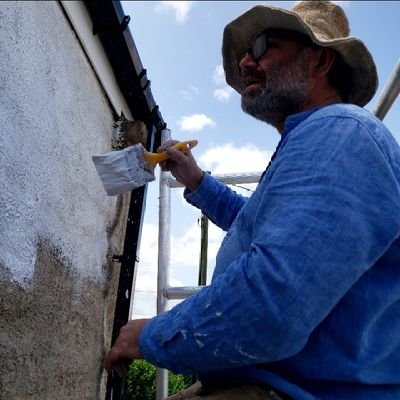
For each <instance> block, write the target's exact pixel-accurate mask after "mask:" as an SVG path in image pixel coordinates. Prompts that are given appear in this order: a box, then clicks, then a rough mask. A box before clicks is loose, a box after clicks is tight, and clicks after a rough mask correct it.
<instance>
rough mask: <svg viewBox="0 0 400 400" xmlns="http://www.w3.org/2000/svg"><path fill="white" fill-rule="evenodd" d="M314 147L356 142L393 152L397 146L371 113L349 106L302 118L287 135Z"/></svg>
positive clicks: (332, 106)
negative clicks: (320, 144)
mask: <svg viewBox="0 0 400 400" xmlns="http://www.w3.org/2000/svg"><path fill="white" fill-rule="evenodd" d="M288 136H289V137H290V136H291V139H294V140H296V139H301V140H304V141H311V142H314V143H318V142H321V141H323V142H324V143H325V144H328V143H329V142H338V141H340V142H342V141H345V142H347V141H348V140H350V142H353V140H360V141H362V142H363V143H364V144H365V145H367V144H368V143H370V144H374V145H376V146H378V147H379V148H381V150H382V149H383V148H385V147H392V148H397V147H398V144H397V142H396V140H395V139H394V138H393V136H392V134H391V133H390V131H389V130H388V129H387V128H386V126H385V125H384V124H383V123H382V121H380V120H379V119H378V118H377V117H375V116H374V115H373V114H372V113H371V112H369V111H368V110H365V109H363V108H361V107H358V106H356V105H353V104H332V105H329V106H326V107H321V108H319V109H317V110H315V111H314V112H313V113H311V114H310V115H309V116H308V117H307V118H305V119H304V120H303V121H302V122H301V123H300V124H299V125H298V126H297V127H296V128H295V129H294V130H293V132H290V134H289V135H288Z"/></svg>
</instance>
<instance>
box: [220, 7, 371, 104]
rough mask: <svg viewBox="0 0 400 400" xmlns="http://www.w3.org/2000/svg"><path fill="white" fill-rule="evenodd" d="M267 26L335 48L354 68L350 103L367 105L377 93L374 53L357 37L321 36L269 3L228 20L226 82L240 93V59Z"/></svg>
mask: <svg viewBox="0 0 400 400" xmlns="http://www.w3.org/2000/svg"><path fill="white" fill-rule="evenodd" d="M266 29H288V30H293V31H296V32H300V33H303V34H305V35H307V36H309V37H310V38H311V40H312V41H313V42H314V43H316V44H317V45H320V46H323V47H329V48H332V49H334V50H336V51H337V52H338V53H339V54H340V55H341V57H342V59H343V61H344V62H345V63H346V64H347V65H348V66H349V67H350V69H351V71H352V76H351V82H352V85H351V87H350V88H349V93H348V102H349V103H352V104H357V105H359V106H364V105H365V104H367V103H368V102H369V101H370V100H371V98H372V97H373V96H374V94H375V92H376V89H377V87H378V76H377V72H376V67H375V63H374V60H373V58H372V55H371V53H370V52H369V51H368V49H367V47H366V46H365V45H364V43H363V42H362V41H361V40H359V39H357V38H354V37H346V38H341V39H335V40H324V39H322V38H318V37H317V36H316V35H315V34H314V32H313V31H312V30H311V29H310V27H309V26H308V25H307V24H306V23H305V22H304V21H303V20H302V19H301V18H300V16H299V15H297V14H296V13H294V12H291V11H289V10H284V9H281V8H276V7H273V6H269V5H258V6H255V7H253V8H251V9H250V10H248V11H247V12H245V13H244V14H242V15H241V16H239V17H238V18H236V19H235V20H233V21H232V22H231V23H229V24H228V25H227V26H226V27H225V29H224V34H223V41H222V57H223V66H224V70H225V76H226V81H227V83H228V84H229V85H230V86H232V87H233V88H234V89H235V90H236V91H237V92H239V93H240V94H241V93H242V92H243V91H244V89H245V86H244V83H243V81H242V79H241V76H240V69H239V62H240V60H241V59H242V58H243V57H244V55H245V53H246V51H247V49H249V48H250V46H251V44H252V43H253V41H254V39H255V38H256V37H257V36H258V35H259V34H260V33H261V32H263V31H264V30H266Z"/></svg>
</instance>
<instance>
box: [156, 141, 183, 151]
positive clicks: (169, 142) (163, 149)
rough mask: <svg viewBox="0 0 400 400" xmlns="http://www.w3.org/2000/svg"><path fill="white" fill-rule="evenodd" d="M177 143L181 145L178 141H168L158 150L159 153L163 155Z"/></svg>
mask: <svg viewBox="0 0 400 400" xmlns="http://www.w3.org/2000/svg"><path fill="white" fill-rule="evenodd" d="M177 143H179V142H178V141H177V140H167V141H165V142H164V143H163V144H162V145H161V146H160V147H159V148H158V149H157V153H161V152H163V151H165V150H167V149H168V147H171V146H173V145H175V144H177Z"/></svg>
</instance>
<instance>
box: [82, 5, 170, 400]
mask: <svg viewBox="0 0 400 400" xmlns="http://www.w3.org/2000/svg"><path fill="white" fill-rule="evenodd" d="M84 4H85V6H86V9H87V10H88V13H89V15H90V17H91V19H92V22H93V34H94V35H97V36H98V37H99V38H100V41H101V43H102V45H103V48H104V50H105V52H106V54H107V57H108V60H109V62H110V64H111V66H112V69H113V71H114V74H115V77H116V80H117V82H118V85H119V88H120V90H121V93H122V94H123V96H124V98H125V100H126V102H127V104H128V107H129V110H130V112H131V113H132V116H133V118H134V119H135V120H141V121H143V122H144V123H145V124H146V126H147V129H148V131H149V133H150V134H149V138H148V143H147V146H146V148H147V150H151V151H154V149H155V148H157V147H158V146H159V144H160V142H161V130H162V129H164V128H165V127H166V124H165V122H164V120H163V118H162V116H161V113H160V111H159V109H158V106H157V105H156V104H155V101H154V98H153V95H152V92H151V90H150V81H149V80H148V79H147V74H146V70H145V69H144V68H143V66H142V62H141V60H140V57H139V53H138V51H137V48H136V45H135V42H134V40H133V38H132V35H131V33H130V31H129V29H127V26H128V24H129V21H130V17H129V16H126V15H125V14H124V12H123V9H122V6H121V3H120V2H119V1H84ZM110 140H111V138H110ZM146 193H147V185H146V186H145V187H141V188H138V189H135V190H133V191H132V194H131V200H130V206H129V213H128V221H127V227H126V234H125V242H124V250H123V254H122V256H119V255H116V256H115V257H114V260H116V261H119V262H120V263H121V270H120V276H119V283H118V292H117V299H116V305H115V315H114V324H113V330H112V341H111V343H112V344H113V343H114V342H115V340H116V338H117V336H118V333H119V331H120V329H121V328H122V326H123V325H125V324H126V323H127V321H128V318H129V307H130V303H131V296H132V293H131V290H132V284H133V278H134V272H135V268H136V264H137V262H138V256H137V254H138V249H139V244H140V236H141V230H142V224H143V215H144V209H145V199H146ZM122 384H123V382H122V380H121V378H120V377H119V376H118V374H116V373H115V372H112V373H111V374H109V376H108V379H107V390H106V400H120V399H121V398H122V394H123V393H122V391H123V390H122Z"/></svg>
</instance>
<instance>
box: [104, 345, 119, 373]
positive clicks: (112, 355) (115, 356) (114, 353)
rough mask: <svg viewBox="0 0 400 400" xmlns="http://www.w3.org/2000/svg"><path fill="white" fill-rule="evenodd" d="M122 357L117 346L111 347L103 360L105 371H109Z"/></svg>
mask: <svg viewBox="0 0 400 400" xmlns="http://www.w3.org/2000/svg"><path fill="white" fill-rule="evenodd" d="M121 359H122V356H121V352H120V350H119V348H118V347H113V348H112V349H111V350H110V351H109V352H108V353H107V355H106V358H105V360H104V368H105V369H106V370H107V372H111V370H112V369H113V367H114V366H115V365H117V364H118V363H119V362H120V360H121Z"/></svg>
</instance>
